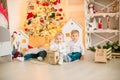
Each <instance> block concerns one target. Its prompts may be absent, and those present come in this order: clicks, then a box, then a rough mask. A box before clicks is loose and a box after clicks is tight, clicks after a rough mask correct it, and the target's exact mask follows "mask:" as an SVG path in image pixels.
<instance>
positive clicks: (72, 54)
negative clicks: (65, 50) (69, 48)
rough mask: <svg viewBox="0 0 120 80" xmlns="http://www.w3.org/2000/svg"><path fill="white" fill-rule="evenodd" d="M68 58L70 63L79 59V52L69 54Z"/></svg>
mask: <svg viewBox="0 0 120 80" xmlns="http://www.w3.org/2000/svg"><path fill="white" fill-rule="evenodd" d="M68 56H69V57H70V59H71V61H75V60H78V59H80V57H81V53H80V52H72V53H69V54H68Z"/></svg>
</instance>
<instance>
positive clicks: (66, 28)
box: [62, 18, 83, 44]
mask: <svg viewBox="0 0 120 80" xmlns="http://www.w3.org/2000/svg"><path fill="white" fill-rule="evenodd" d="M72 30H78V31H79V35H80V37H79V38H80V41H81V43H82V40H83V39H82V38H83V37H82V28H81V26H80V25H79V24H78V23H77V22H76V21H75V20H74V19H72V18H71V19H69V20H68V22H67V23H66V24H65V26H64V27H63V28H62V33H63V34H64V39H65V41H66V42H67V41H69V40H70V39H71V38H70V36H71V35H70V32H71V31H72ZM82 44H83V43H82Z"/></svg>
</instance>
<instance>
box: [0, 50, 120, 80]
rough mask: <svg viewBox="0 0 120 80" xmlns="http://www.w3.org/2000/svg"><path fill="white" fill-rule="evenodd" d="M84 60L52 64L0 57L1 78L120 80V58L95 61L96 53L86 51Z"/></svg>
mask: <svg viewBox="0 0 120 80" xmlns="http://www.w3.org/2000/svg"><path fill="white" fill-rule="evenodd" d="M85 56H86V57H85V60H84V61H75V62H70V63H64V64H63V65H50V64H48V63H44V62H39V61H36V60H29V61H25V62H19V61H16V60H14V61H12V62H7V61H6V60H5V58H4V57H2V58H0V80H120V58H116V59H112V60H111V61H108V63H95V62H94V53H91V52H90V51H86V54H85Z"/></svg>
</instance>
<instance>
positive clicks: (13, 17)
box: [7, 0, 26, 32]
mask: <svg viewBox="0 0 120 80" xmlns="http://www.w3.org/2000/svg"><path fill="white" fill-rule="evenodd" d="M7 6H8V16H9V28H10V32H13V31H14V30H16V29H18V28H19V27H20V26H23V23H24V20H25V16H26V0H7Z"/></svg>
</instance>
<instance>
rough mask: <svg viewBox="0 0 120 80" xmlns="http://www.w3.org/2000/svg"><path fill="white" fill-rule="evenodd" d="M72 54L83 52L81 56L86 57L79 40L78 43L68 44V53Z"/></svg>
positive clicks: (70, 42)
mask: <svg viewBox="0 0 120 80" xmlns="http://www.w3.org/2000/svg"><path fill="white" fill-rule="evenodd" d="M71 52H81V54H82V55H84V47H83V44H82V43H81V42H80V40H78V41H77V42H76V43H75V42H73V41H72V40H71V41H69V42H68V53H71Z"/></svg>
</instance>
